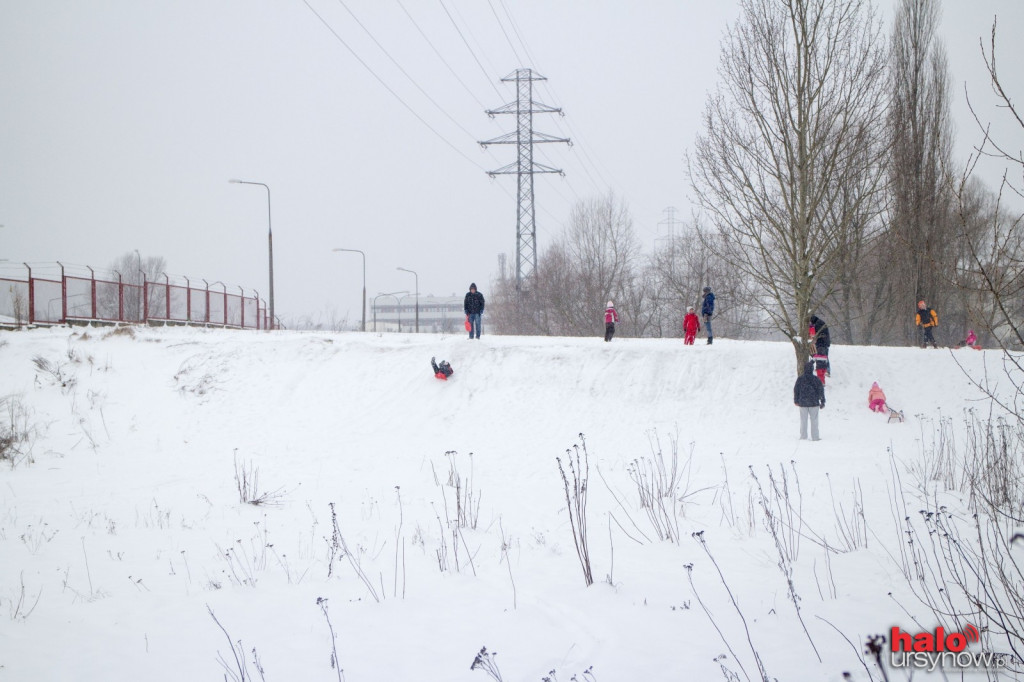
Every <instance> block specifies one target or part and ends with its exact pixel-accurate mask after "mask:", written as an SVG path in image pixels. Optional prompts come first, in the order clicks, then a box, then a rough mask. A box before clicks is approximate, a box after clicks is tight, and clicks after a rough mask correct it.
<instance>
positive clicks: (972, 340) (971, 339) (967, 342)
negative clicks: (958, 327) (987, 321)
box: [958, 329, 981, 350]
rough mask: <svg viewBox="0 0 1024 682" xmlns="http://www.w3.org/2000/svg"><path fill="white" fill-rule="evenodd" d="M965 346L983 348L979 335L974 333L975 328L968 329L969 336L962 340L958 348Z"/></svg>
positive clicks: (976, 348)
mask: <svg viewBox="0 0 1024 682" xmlns="http://www.w3.org/2000/svg"><path fill="white" fill-rule="evenodd" d="M963 346H967V347H968V348H974V349H975V350H981V346H980V345H978V335H977V334H975V333H974V330H973V329H968V330H967V338H966V339H964V340H963V341H961V342H960V346H958V348H960V347H963Z"/></svg>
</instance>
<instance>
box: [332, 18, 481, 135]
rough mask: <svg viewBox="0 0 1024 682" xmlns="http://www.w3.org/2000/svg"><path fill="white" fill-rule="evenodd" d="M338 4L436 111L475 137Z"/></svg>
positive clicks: (362, 25)
mask: <svg viewBox="0 0 1024 682" xmlns="http://www.w3.org/2000/svg"><path fill="white" fill-rule="evenodd" d="M338 4H340V5H341V6H342V7H344V8H345V11H346V12H348V13H349V15H350V16H351V17H352V18H353V19H354V20H355V22H356V23H357V24H359V28H361V29H363V31H365V32H366V35H368V36H370V40H372V41H373V42H374V44H375V45H376V46H377V47H379V48H380V51H381V52H383V53H384V55H385V56H386V57H387V58H388V59H390V60H391V63H392V64H394V65H395V67H396V68H397V69H398V70H399V71H401V72H402V75H403V76H405V77H406V78H407V79H409V82H410V83H412V84H413V85H414V86H415V87H416V89H417V90H419V91H420V92H421V93H423V96H424V97H426V98H427V99H428V100H430V103H431V104H433V105H434V106H435V107H437V110H438V111H440V112H441V113H442V114H444V115H445V116H446V117H447V118H448V120H449V121H451V122H452V123H454V124H455V126H456V127H457V128H458V129H459V130H461V131H462V132H464V133H466V135H468V136H469V138H470V139H475V136H474V135H473V133H471V132H469V131H468V130H466V128H465V127H463V125H462V124H461V123H459V122H458V121H456V120H455V118H454V117H453V116H452V115H451V114H449V113H448V112H447V111H446V110H445V109H444V107H442V106H441V105H440V104H438V103H437V101H436V100H435V99H434V98H433V97H431V96H430V93H428V92H427V91H426V90H424V89H423V88H422V87H421V86H420V84H419V83H417V82H416V79H415V78H413V77H412V76H410V75H409V72H408V71H406V70H405V69H404V68H402V65H401V64H399V63H398V60H396V59H395V58H394V57H392V56H391V53H390V52H388V51H387V49H386V48H385V47H384V46H383V45H381V44H380V41H379V40H377V39H376V38H375V37H374V35H373V33H371V32H370V29H368V28H366V26H365V25H364V24H363V22H361V21H359V17H357V16H356V15H355V13H354V12H353V11H352V10H351V9H349V6H348V5H346V4H345V0H338Z"/></svg>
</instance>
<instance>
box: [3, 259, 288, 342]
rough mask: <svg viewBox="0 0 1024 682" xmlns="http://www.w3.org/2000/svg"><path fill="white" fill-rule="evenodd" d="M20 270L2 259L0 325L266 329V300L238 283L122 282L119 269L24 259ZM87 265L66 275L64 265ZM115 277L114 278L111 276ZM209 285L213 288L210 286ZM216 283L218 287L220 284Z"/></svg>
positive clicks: (167, 278)
mask: <svg viewBox="0 0 1024 682" xmlns="http://www.w3.org/2000/svg"><path fill="white" fill-rule="evenodd" d="M23 267H24V269H25V272H24V274H22V275H18V274H10V271H11V270H14V269H16V268H15V267H14V266H13V265H12V264H6V265H5V267H4V270H3V272H0V324H5V325H18V326H21V325H26V324H31V325H38V324H66V323H69V322H131V323H137V324H142V323H151V322H157V323H159V322H164V323H175V324H201V325H212V326H218V327H236V328H239V329H266V328H267V324H268V317H267V307H266V304H265V303H264V302H263V301H261V300H260V298H259V293H258V292H256V291H253V295H252V296H247V295H246V294H245V291H244V290H243V289H242V287H238V293H237V294H236V293H231V292H229V291H228V287H227V285H226V284H224V283H223V282H207V281H206V280H200V281H202V282H203V286H201V287H200V286H195V285H194V283H193V282H191V281H190V280H189V279H188V278H187V277H174V278H172V277H171V276H169V275H162V276H161V278H162V280H163V281H160V280H157V281H149V280H147V279H146V278H145V276H142V277H141V280H142V281H141V283H140V282H139V279H138V275H140V274H141V273H135V276H136V277H137V279H136V280H135V281H124V278H123V277H122V276H121V275H120V274H119V273H112V274H111V275H108V276H106V277H103V276H100V277H97V275H96V272H95V271H94V270H93V269H92V268H90V267H89V266H82V267H81V268H78V267H76V266H64V265H62V264H60V263H57V264H55V265H49V264H47V265H30V264H27V263H26V264H23ZM70 269H75V270H79V269H80V270H88V271H89V274H88V275H87V276H86V275H85V274H84V273H82V272H75V273H74V274H69V273H68V270H70ZM115 277H116V279H115ZM210 287H214V288H213V289H211V288H210ZM218 287H219V288H218Z"/></svg>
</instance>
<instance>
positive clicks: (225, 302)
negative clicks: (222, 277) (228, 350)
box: [220, 282, 228, 327]
mask: <svg viewBox="0 0 1024 682" xmlns="http://www.w3.org/2000/svg"><path fill="white" fill-rule="evenodd" d="M220 285H221V286H222V287H224V326H225V327H227V326H228V285H227V284H224V282H221V283H220Z"/></svg>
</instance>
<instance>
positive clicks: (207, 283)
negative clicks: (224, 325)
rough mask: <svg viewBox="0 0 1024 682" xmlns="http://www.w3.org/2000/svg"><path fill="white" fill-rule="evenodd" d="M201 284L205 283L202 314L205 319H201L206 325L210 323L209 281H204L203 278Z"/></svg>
mask: <svg viewBox="0 0 1024 682" xmlns="http://www.w3.org/2000/svg"><path fill="white" fill-rule="evenodd" d="M203 284H205V285H206V314H205V315H204V316H203V317H205V318H206V319H205V320H203V321H204V322H205V323H206V324H207V325H209V324H210V283H209V282H207V281H206V280H205V279H204V280H203Z"/></svg>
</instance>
